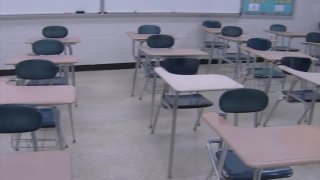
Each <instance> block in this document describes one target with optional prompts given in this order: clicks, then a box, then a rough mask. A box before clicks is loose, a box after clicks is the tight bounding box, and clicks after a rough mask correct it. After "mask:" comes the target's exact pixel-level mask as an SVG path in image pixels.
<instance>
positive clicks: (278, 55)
mask: <svg viewBox="0 0 320 180" xmlns="http://www.w3.org/2000/svg"><path fill="white" fill-rule="evenodd" d="M240 48H241V49H242V50H245V51H247V52H250V53H252V54H255V55H256V56H259V57H262V58H264V59H267V60H269V61H279V60H280V59H282V58H283V57H288V56H291V57H304V58H310V59H311V60H316V58H314V57H311V56H309V55H307V54H304V53H301V52H290V51H260V50H256V49H252V48H250V47H247V46H240Z"/></svg>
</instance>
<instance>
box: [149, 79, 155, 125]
mask: <svg viewBox="0 0 320 180" xmlns="http://www.w3.org/2000/svg"><path fill="white" fill-rule="evenodd" d="M156 85H157V75H156V74H155V75H154V77H153V82H152V98H151V117H150V125H149V128H152V124H153V122H152V120H153V114H154V99H155V96H156Z"/></svg>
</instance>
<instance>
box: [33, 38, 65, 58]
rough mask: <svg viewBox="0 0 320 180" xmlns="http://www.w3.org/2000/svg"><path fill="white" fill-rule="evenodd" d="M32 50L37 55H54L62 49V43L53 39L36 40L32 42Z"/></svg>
mask: <svg viewBox="0 0 320 180" xmlns="http://www.w3.org/2000/svg"><path fill="white" fill-rule="evenodd" d="M32 51H33V53H35V54H38V55H55V54H61V53H62V52H63V51H64V44H63V43H62V42H61V41H58V40H53V39H43V40H38V41H36V42H34V43H33V44H32Z"/></svg>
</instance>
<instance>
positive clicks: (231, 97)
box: [219, 88, 269, 113]
mask: <svg viewBox="0 0 320 180" xmlns="http://www.w3.org/2000/svg"><path fill="white" fill-rule="evenodd" d="M268 102H269V98H268V95H267V94H266V93H265V92H263V91H261V90H258V89H249V88H240V89H233V90H229V91H226V92H224V93H223V94H222V95H221V97H220V100H219V106H220V109H221V110H222V111H224V112H226V113H250V112H259V111H262V110H264V109H265V108H266V107H267V105H268Z"/></svg>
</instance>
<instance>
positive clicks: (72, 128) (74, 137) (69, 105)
mask: <svg viewBox="0 0 320 180" xmlns="http://www.w3.org/2000/svg"><path fill="white" fill-rule="evenodd" d="M68 110H69V118H70V123H71V131H72V142H73V143H75V142H76V135H75V130H74V123H73V113H72V105H71V104H68Z"/></svg>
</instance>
